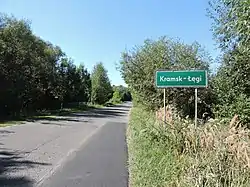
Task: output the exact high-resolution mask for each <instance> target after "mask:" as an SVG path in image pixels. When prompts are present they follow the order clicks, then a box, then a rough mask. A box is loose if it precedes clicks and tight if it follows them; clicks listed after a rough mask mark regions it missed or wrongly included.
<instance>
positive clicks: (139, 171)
mask: <svg viewBox="0 0 250 187" xmlns="http://www.w3.org/2000/svg"><path fill="white" fill-rule="evenodd" d="M127 135H128V136H127V137H128V149H129V164H130V165H129V166H130V167H129V170H130V187H142V186H145V187H147V186H148V187H166V186H171V187H172V186H173V187H174V186H176V187H177V186H180V187H182V186H183V187H186V186H187V187H188V186H190V187H203V186H204V187H226V186H229V187H243V186H250V178H249V176H250V138H249V137H250V136H249V135H250V132H249V130H248V129H246V128H244V127H241V126H240V125H239V123H237V121H234V122H232V123H231V124H225V123H223V122H221V121H216V120H215V121H212V122H209V123H207V124H205V125H202V126H199V127H198V128H194V125H193V123H192V121H189V120H184V119H178V120H177V119H175V120H174V121H173V122H172V124H171V125H166V126H165V127H164V126H163V124H161V123H160V122H158V121H157V120H156V119H155V115H154V114H152V113H149V112H146V111H145V110H143V109H142V108H133V109H132V112H131V116H130V122H129V127H128V131H127Z"/></svg>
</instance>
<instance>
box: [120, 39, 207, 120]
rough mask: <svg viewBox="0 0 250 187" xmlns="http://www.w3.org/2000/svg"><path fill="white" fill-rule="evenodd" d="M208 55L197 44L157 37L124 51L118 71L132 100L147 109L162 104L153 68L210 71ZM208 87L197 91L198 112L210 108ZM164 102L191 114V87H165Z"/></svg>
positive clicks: (160, 91) (161, 95) (185, 113)
mask: <svg viewBox="0 0 250 187" xmlns="http://www.w3.org/2000/svg"><path fill="white" fill-rule="evenodd" d="M209 63H210V57H209V55H208V54H207V53H206V52H205V51H204V49H203V48H201V47H200V45H199V44H198V43H193V44H192V45H187V44H183V43H182V42H180V41H174V40H170V39H167V38H166V37H161V38H160V39H159V40H156V41H152V40H146V41H145V42H144V44H143V45H142V46H138V47H136V48H135V49H134V50H133V51H132V52H130V53H127V52H125V53H123V55H122V59H121V63H120V71H121V74H122V76H123V78H124V80H125V82H126V84H127V85H128V86H129V88H130V90H131V92H132V96H133V101H135V102H139V103H141V104H143V105H145V106H146V107H147V108H148V109H158V108H159V107H161V106H163V104H162V102H163V99H162V98H163V92H162V90H161V89H157V88H156V87H155V71H156V70H157V69H166V70H186V69H205V70H209ZM208 92H209V90H208V89H201V90H200V94H199V95H200V101H201V102H200V103H199V105H200V107H199V109H200V110H201V111H200V112H199V113H200V114H202V113H203V112H205V111H206V110H210V108H209V105H210V104H211V102H212V101H211V99H210V98H209V97H208ZM166 95H167V98H166V100H167V104H174V105H175V106H176V107H177V108H178V109H179V110H180V111H181V113H182V114H183V115H190V116H193V111H194V110H193V108H194V104H193V103H194V98H193V95H194V90H193V89H167V94H166Z"/></svg>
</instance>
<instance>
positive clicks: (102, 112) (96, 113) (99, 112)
mask: <svg viewBox="0 0 250 187" xmlns="http://www.w3.org/2000/svg"><path fill="white" fill-rule="evenodd" d="M125 115H127V111H122V110H120V109H111V108H109V107H107V108H99V109H95V110H91V111H88V112H82V113H72V114H69V116H71V117H72V116H76V117H94V118H108V117H119V116H125Z"/></svg>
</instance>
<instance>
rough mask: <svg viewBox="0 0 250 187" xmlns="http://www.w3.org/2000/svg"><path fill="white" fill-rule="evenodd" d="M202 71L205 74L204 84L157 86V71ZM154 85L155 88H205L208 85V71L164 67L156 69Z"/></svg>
mask: <svg viewBox="0 0 250 187" xmlns="http://www.w3.org/2000/svg"><path fill="white" fill-rule="evenodd" d="M197 71H198V72H204V71H205V76H206V85H205V86H202V85H197V86H182V85H178V86H157V72H197ZM154 82H155V86H156V88H160V89H164V88H207V87H208V73H207V70H197V69H196V70H164V69H158V70H155V81H154Z"/></svg>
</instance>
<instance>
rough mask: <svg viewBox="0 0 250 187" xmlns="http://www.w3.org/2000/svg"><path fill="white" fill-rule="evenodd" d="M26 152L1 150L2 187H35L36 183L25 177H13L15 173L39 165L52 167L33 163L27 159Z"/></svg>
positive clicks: (0, 181) (0, 183)
mask: <svg viewBox="0 0 250 187" xmlns="http://www.w3.org/2000/svg"><path fill="white" fill-rule="evenodd" d="M24 154H25V153H24V152H19V151H12V150H7V149H3V148H0V186H1V187H4V186H6V187H7V186H8V187H22V186H23V187H33V183H34V181H33V180H32V179H30V178H27V177H25V176H16V175H11V174H13V173H14V172H20V170H24V171H22V173H23V174H25V173H26V172H25V170H26V169H28V168H34V167H37V166H38V165H51V164H48V163H41V162H33V161H30V160H28V159H25V157H24Z"/></svg>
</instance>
